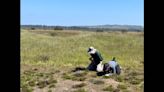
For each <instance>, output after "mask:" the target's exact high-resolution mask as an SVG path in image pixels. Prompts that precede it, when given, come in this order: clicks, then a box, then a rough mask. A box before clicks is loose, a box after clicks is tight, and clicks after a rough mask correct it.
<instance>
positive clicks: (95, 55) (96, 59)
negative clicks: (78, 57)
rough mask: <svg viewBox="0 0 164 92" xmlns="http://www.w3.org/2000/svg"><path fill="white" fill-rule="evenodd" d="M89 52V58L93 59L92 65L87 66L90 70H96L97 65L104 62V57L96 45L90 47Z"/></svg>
mask: <svg viewBox="0 0 164 92" xmlns="http://www.w3.org/2000/svg"><path fill="white" fill-rule="evenodd" d="M88 53H89V54H90V56H91V57H90V58H89V60H90V61H91V63H90V65H89V66H88V67H87V69H88V70H91V71H96V68H97V65H98V64H99V63H100V62H102V60H103V58H102V56H101V54H100V52H99V51H98V50H96V49H95V48H94V47H89V48H88Z"/></svg>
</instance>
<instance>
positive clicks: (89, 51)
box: [88, 46, 96, 54]
mask: <svg viewBox="0 0 164 92" xmlns="http://www.w3.org/2000/svg"><path fill="white" fill-rule="evenodd" d="M88 53H89V54H95V53H96V49H95V48H94V47H92V46H91V47H89V48H88Z"/></svg>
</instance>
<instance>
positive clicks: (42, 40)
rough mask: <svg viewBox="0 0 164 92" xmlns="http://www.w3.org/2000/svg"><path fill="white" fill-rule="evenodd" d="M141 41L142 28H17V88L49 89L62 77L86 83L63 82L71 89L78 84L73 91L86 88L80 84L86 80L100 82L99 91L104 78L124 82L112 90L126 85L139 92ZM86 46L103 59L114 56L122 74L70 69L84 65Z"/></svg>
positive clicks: (24, 91) (25, 91)
mask: <svg viewBox="0 0 164 92" xmlns="http://www.w3.org/2000/svg"><path fill="white" fill-rule="evenodd" d="M143 41H144V33H143V32H105V31H103V32H89V31H73V30H70V31H68V30H62V31H60V30H38V29H35V30H21V92H33V90H35V89H36V88H38V89H41V90H42V89H46V88H49V89H51V91H52V92H53V91H54V89H53V88H55V89H56V88H57V87H58V85H60V83H62V82H63V81H64V82H68V81H70V82H72V81H73V82H81V81H82V82H84V83H86V85H82V84H81V85H80V84H79V85H80V86H79V85H76V86H77V87H76V86H75V85H74V84H69V83H67V84H66V85H68V86H71V88H72V89H73V87H74V86H75V88H78V87H79V88H80V89H77V90H76V91H75V92H86V90H84V89H81V87H83V86H85V87H88V86H89V85H88V83H89V84H91V85H90V86H96V87H97V86H101V87H100V88H97V89H100V90H99V91H100V92H101V90H102V88H103V87H104V86H105V84H106V82H107V81H106V80H108V79H113V80H114V81H116V82H118V83H121V84H127V86H125V85H118V89H113V91H116V92H117V91H118V90H121V91H128V90H127V89H128V88H129V87H130V89H131V90H133V88H134V90H135V91H136V90H137V92H142V91H143V88H144V83H143V81H144V78H143V74H144V72H143V67H144V59H143V58H144V51H143V49H144V46H143V45H144V43H143ZM90 46H93V47H95V48H96V49H98V50H99V51H100V53H101V55H102V56H103V58H104V60H103V63H105V62H107V61H109V60H111V59H112V58H113V57H116V60H117V61H118V63H119V64H120V66H121V67H122V71H123V72H122V74H121V75H119V76H115V75H114V76H109V77H106V76H102V77H99V76H96V73H95V72H91V71H86V70H81V72H79V71H77V72H70V71H71V70H72V69H74V68H76V67H79V66H81V67H87V66H88V64H89V63H90V61H89V60H88V58H89V57H90V56H89V55H88V54H87V49H88V47H90ZM101 78H102V80H101ZM108 83H110V82H108ZM77 84H78V83H77ZM94 84H99V85H94ZM73 85H74V86H73ZM59 87H60V86H59ZM105 87H106V86H105ZM93 88H95V87H93ZM88 89H89V88H88ZM97 89H96V90H97ZM104 89H105V88H104ZM106 90H110V88H109V89H106ZM131 90H130V91H131ZM69 91H72V90H71V89H70V90H69ZM87 91H90V90H87ZM47 92H48V90H47ZM118 92H119V91H118Z"/></svg>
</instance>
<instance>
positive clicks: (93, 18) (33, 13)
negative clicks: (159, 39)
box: [21, 0, 144, 26]
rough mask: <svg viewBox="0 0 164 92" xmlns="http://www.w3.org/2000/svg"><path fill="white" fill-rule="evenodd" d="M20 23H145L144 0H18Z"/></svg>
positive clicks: (65, 24)
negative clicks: (19, 1)
mask: <svg viewBox="0 0 164 92" xmlns="http://www.w3.org/2000/svg"><path fill="white" fill-rule="evenodd" d="M21 24H22V25H25V24H39V25H40V24H41V25H63V26H73V25H104V24H120V25H142V26H143V25H144V1H143V0H21Z"/></svg>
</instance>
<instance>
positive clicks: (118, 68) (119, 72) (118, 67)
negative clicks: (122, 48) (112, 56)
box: [116, 64, 121, 75]
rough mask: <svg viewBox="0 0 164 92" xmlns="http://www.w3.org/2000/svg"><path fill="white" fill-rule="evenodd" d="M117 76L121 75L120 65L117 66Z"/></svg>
mask: <svg viewBox="0 0 164 92" xmlns="http://www.w3.org/2000/svg"><path fill="white" fill-rule="evenodd" d="M116 74H118V75H120V74H121V68H120V65H119V64H118V65H117V66H116Z"/></svg>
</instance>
